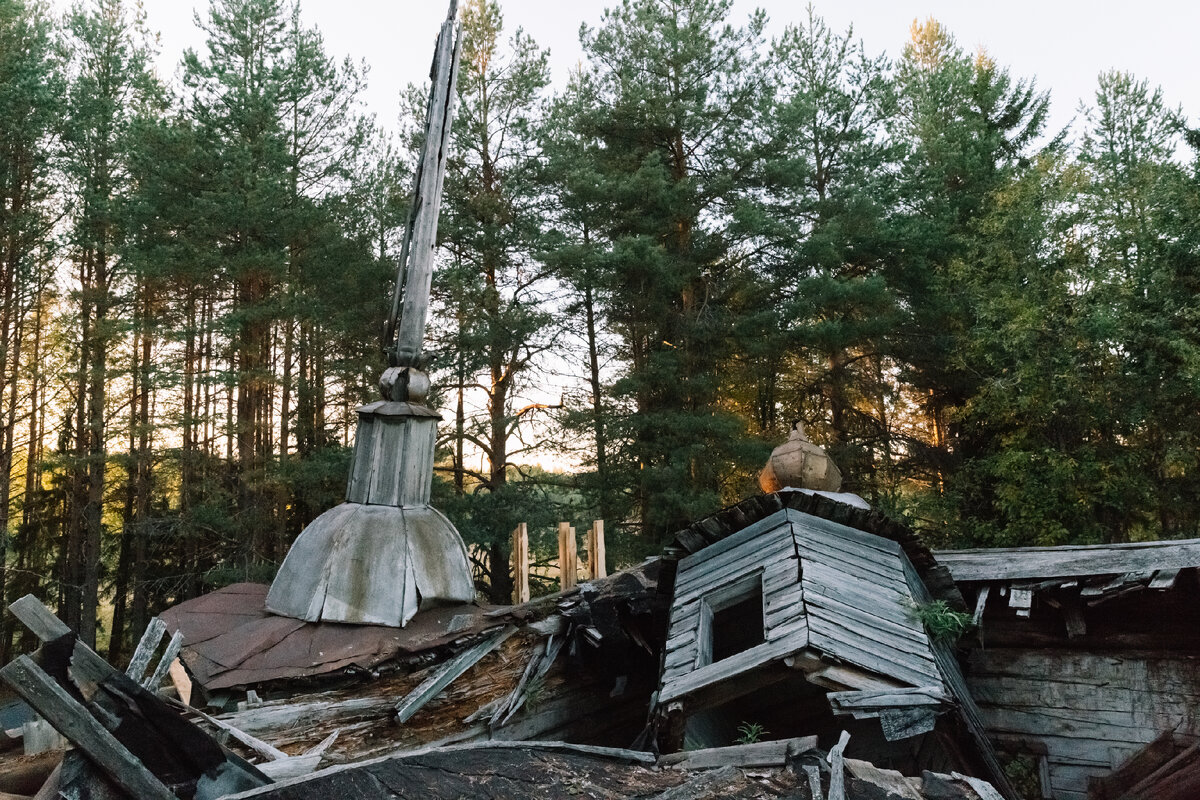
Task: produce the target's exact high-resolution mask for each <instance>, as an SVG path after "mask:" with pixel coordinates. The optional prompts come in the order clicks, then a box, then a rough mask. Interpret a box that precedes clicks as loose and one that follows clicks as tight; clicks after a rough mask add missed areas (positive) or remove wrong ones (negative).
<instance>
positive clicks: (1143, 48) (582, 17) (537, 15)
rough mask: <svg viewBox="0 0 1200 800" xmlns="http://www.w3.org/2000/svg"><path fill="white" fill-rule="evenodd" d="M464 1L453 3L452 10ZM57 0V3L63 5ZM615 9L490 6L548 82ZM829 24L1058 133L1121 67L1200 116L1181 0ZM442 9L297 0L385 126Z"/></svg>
mask: <svg viewBox="0 0 1200 800" xmlns="http://www.w3.org/2000/svg"><path fill="white" fill-rule="evenodd" d="M463 1H464V0H460V2H463ZM62 2H64V4H65V2H66V0H62ZM616 2H618V0H566V1H564V0H558V1H557V2H553V1H552V0H501V8H502V10H503V12H504V17H505V26H506V29H507V30H508V31H512V30H515V29H516V28H517V27H523V28H525V30H526V31H527V32H528V33H529V34H530V35H531V36H532V37H533V38H534V40H535V41H537V42H538V43H539V44H540V45H541V46H542V47H545V48H549V49H550V54H551V69H552V71H553V79H554V81H555V83H556V84H561V82H562V81H563V80H564V79H565V76H566V74H567V72H568V70H569V69H571V68H572V67H573V66H574V65H575V64H576V63H578V61H579V59H580V58H581V51H580V47H579V36H578V34H579V27H580V25H581V24H582V23H587V24H589V25H595V24H597V23H598V22H599V21H600V16H601V12H602V11H603V9H604V8H605V7H606V6H608V5H615V4H616ZM144 3H145V8H146V12H147V15H148V20H149V26H150V28H151V30H153V31H157V32H160V33H161V36H162V39H161V43H162V58H161V62H160V63H161V65H162V71H163V73H164V76H170V75H172V74H173V73H174V71H175V67H176V65H177V64H178V61H179V56H180V54H181V53H182V52H183V50H184V48H186V47H195V48H197V49H202V48H203V36H202V35H201V34H200V33H199V31H198V30H197V29H196V28H195V26H194V25H193V23H192V16H193V10H195V9H198V10H200V11H201V13H203V14H206V13H207V8H208V2H207V0H144ZM813 5H814V7H815V8H816V10H817V12H818V13H819V14H820V15H822V16H824V17H825V19H826V21H827V22H828V23H829V24H830V26H831V27H833V28H835V29H838V30H841V29H844V28H845V27H846V26H848V25H849V24H851V23H853V25H854V29H855V33H856V35H857V36H859V37H860V38H862V39H863V41H864V42H865V44H866V46H867V49H868V50H869V51H870V52H873V53H879V52H886V53H888V54H889V55H890V56H893V57H895V56H897V55H898V54H899V52H900V49H901V47H902V46H903V44H904V42H905V40H906V38H907V36H908V27H909V25H910V24H911V23H912V21H913V19H914V18H918V17H919V18H921V19H924V18H925V17H928V16H931V15H932V16H934V17H935V18H937V19H938V20H939V21H941V22H942V23H943V24H944V25H946V26H947V27H948V28H949V29H950V31H951V32H952V33H953V34H954V36H955V37H956V38H957V39H958V41H959V43H960V44H962V45H963V46H964V47H966V48H967V49H969V50H972V51H973V50H975V49H976V48H978V47H980V46H983V47H985V48H986V49H987V50H988V52H989V53H990V54H991V55H992V57H993V58H994V59H995V60H996V62H997V63H998V64H1000V65H1002V66H1007V67H1008V68H1009V69H1010V71H1011V72H1012V73H1013V75H1014V76H1016V77H1036V78H1037V80H1038V85H1039V87H1041V88H1048V89H1050V90H1051V96H1052V100H1053V109H1052V112H1053V116H1052V125H1053V126H1054V127H1056V128H1058V127H1061V126H1063V125H1066V124H1067V123H1068V122H1069V121H1070V120H1071V118H1072V117H1073V116H1074V114H1075V111H1076V109H1077V108H1078V106H1079V103H1080V101H1081V100H1083V99H1089V100H1090V98H1091V97H1092V95H1093V92H1094V90H1095V83H1096V76H1097V75H1098V74H1099V73H1100V72H1101V71H1102V70H1107V69H1113V68H1116V69H1121V70H1126V71H1129V72H1132V73H1134V74H1135V75H1137V76H1138V77H1139V78H1145V79H1148V80H1149V81H1150V83H1151V84H1152V85H1160V86H1162V88H1163V90H1164V92H1165V96H1166V100H1167V103H1168V105H1170V106H1176V105H1183V107H1184V109H1185V111H1186V112H1187V113H1188V116H1189V118H1190V119H1191V120H1192V122H1193V124H1194V123H1195V121H1196V120H1197V117H1198V116H1200V77H1197V76H1198V74H1200V55H1197V53H1198V52H1200V50H1198V49H1197V48H1196V45H1195V36H1196V32H1197V31H1200V3H1197V2H1187V1H1186V0H1175V1H1174V2H1172V0H1141V1H1140V2H1130V1H1129V0H1121V2H1116V0H1090V2H1085V1H1084V0H1009V1H1008V2H994V1H993V2H983V1H982V0H841V2H834V0H814V3H813ZM447 7H448V3H447V2H443V1H442V0H390V1H389V0H302V7H301V8H302V14H303V16H304V18H305V20H306V21H307V23H308V24H309V25H316V26H317V27H318V28H319V29H320V30H321V31H322V32H323V33H324V35H325V44H326V48H327V50H328V52H329V53H330V54H332V55H334V56H336V57H338V58H340V57H342V56H346V55H349V56H351V57H353V58H355V59H356V60H359V59H365V60H366V62H367V63H368V64H369V65H370V67H371V74H370V78H369V86H368V90H367V96H366V98H365V99H366V102H367V104H368V106H369V107H370V108H371V110H373V111H374V112H375V113H376V115H377V117H378V119H379V121H380V122H381V123H382V124H383V125H385V126H386V127H389V128H391V127H394V123H395V120H396V116H397V114H398V111H399V99H398V97H399V92H400V90H401V88H403V87H404V86H405V85H406V84H408V83H410V82H419V81H421V80H422V79H423V78H424V77H425V75H426V74H427V72H428V69H429V61H430V59H431V57H432V55H433V41H434V38H435V37H436V35H437V29H438V25H439V23H440V21H441V20H442V19H443V18H444V17H445V14H446V9H447ZM756 7H761V8H763V9H764V10H765V11H766V12H767V15H768V17H769V23H768V28H767V32H768V35H777V34H778V33H779V32H780V31H782V30H783V28H784V27H785V26H786V25H787V24H788V23H789V22H792V21H795V20H798V19H800V18H801V17H802V16H803V15H804V9H805V3H804V2H801V1H800V0H758V2H754V0H734V15H733V19H734V20H735V21H739V22H740V21H744V20H745V18H746V16H747V15H748V14H749V13H750V11H751V10H752V9H754V8H756Z"/></svg>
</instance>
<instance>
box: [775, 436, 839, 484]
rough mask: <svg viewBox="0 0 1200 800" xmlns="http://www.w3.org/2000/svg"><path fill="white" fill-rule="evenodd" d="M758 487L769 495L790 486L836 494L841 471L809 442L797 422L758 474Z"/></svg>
mask: <svg viewBox="0 0 1200 800" xmlns="http://www.w3.org/2000/svg"><path fill="white" fill-rule="evenodd" d="M758 485H759V486H761V487H762V490H763V491H764V492H766V493H768V494H769V493H771V492H778V491H779V490H780V489H786V488H789V487H790V488H792V489H812V490H815V491H819V492H836V491H838V490H840V489H841V488H842V471H841V470H840V469H838V467H837V464H835V463H833V459H832V458H830V457H829V454H828V453H826V452H825V450H824V449H823V448H821V447H820V446H818V445H815V444H813V443H812V442H811V441H810V440H809V438H808V436H807V435H806V434H805V433H804V425H803V424H802V423H800V422H796V423H794V424H793V425H792V433H791V435H790V436H789V437H788V440H787V441H786V442H784V443H783V444H781V445H779V447H776V448H775V449H774V450H773V451H772V452H771V457H770V458H768V459H767V465H766V466H765V467H763V471H762V472H761V473H759V475H758Z"/></svg>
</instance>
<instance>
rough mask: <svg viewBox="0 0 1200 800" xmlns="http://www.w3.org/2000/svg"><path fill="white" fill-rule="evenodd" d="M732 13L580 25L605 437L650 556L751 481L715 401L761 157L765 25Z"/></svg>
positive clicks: (612, 13) (689, 10) (725, 7)
mask: <svg viewBox="0 0 1200 800" xmlns="http://www.w3.org/2000/svg"><path fill="white" fill-rule="evenodd" d="M730 10H731V3H730V2H727V1H726V0H702V1H701V2H690V3H678V2H650V1H649V0H637V1H636V2H635V1H634V0H626V2H623V3H622V4H621V5H620V6H618V7H616V8H613V9H610V10H608V11H606V12H605V15H604V17H603V20H602V23H601V26H600V27H599V28H598V29H596V30H586V31H585V32H584V36H583V43H584V49H585V52H586V54H587V57H588V59H589V64H588V67H587V68H588V70H589V74H588V78H587V79H588V81H590V84H591V86H592V87H593V88H592V89H591V98H592V104H593V105H592V108H591V109H589V110H587V112H586V113H585V114H581V115H579V116H578V117H577V119H578V124H579V126H580V127H579V129H578V133H579V134H580V135H581V140H582V142H583V143H584V145H585V150H584V152H585V154H586V156H587V157H588V158H589V159H590V160H591V161H592V164H591V165H590V166H589V167H588V169H589V171H590V172H591V173H593V174H594V175H595V176H597V178H598V181H599V186H598V193H599V194H598V198H597V203H596V210H597V212H598V213H597V215H596V219H595V222H594V224H593V225H592V226H591V227H590V230H591V231H594V233H595V235H596V236H597V238H598V239H602V240H603V242H604V248H605V253H606V258H605V259H604V271H605V276H604V285H605V294H606V295H607V298H606V299H607V302H608V309H607V319H608V321H609V325H610V328H611V329H612V330H613V331H614V332H615V333H616V335H617V336H618V337H619V338H620V340H621V350H622V353H621V356H622V360H623V361H624V365H623V367H622V370H621V375H620V377H619V379H618V380H617V381H616V382H615V384H614V393H615V395H616V396H615V398H614V404H615V405H617V406H620V407H622V408H623V409H624V411H623V413H622V414H621V415H620V416H619V417H617V418H616V419H614V424H613V425H612V426H611V427H610V428H609V433H610V434H611V438H610V441H612V442H613V450H614V452H613V462H614V468H615V469H614V472H616V471H618V470H619V475H620V477H619V478H617V481H618V482H619V483H625V484H626V485H629V486H631V487H633V489H632V493H633V500H634V505H635V507H636V508H637V510H638V514H639V516H640V523H639V527H640V530H641V532H642V533H643V535H644V536H645V537H646V540H647V542H646V543H647V545H648V546H653V543H654V542H658V541H660V540H661V539H662V537H664V536H665V535H667V534H668V533H670V532H672V531H673V530H675V529H676V528H678V527H680V526H682V525H683V524H685V523H686V522H687V521H688V520H689V519H692V518H694V517H695V516H697V515H699V514H701V513H704V512H705V511H708V510H711V509H712V508H714V507H716V506H718V505H719V503H720V501H721V497H722V491H723V490H725V489H727V488H729V487H730V486H731V481H732V480H735V479H736V477H737V476H738V475H739V474H741V475H745V474H746V462H747V460H750V461H757V460H758V458H759V456H760V455H761V452H760V451H759V450H757V449H755V448H751V449H752V450H753V452H752V453H750V454H747V453H746V452H744V450H745V444H744V439H743V437H742V430H743V426H742V424H741V422H740V421H739V420H738V419H737V417H736V416H734V415H733V414H731V413H730V412H729V411H728V410H727V406H726V405H725V402H724V398H723V397H722V378H723V374H724V367H725V364H726V362H727V359H728V356H729V354H730V351H731V348H732V346H733V342H732V341H731V338H732V337H731V335H730V334H731V319H730V307H731V298H732V297H733V296H734V294H735V292H736V291H737V288H738V287H739V285H740V283H741V282H742V281H743V280H744V277H745V265H744V263H742V261H741V260H740V258H739V255H740V254H739V253H738V252H737V250H736V248H737V245H738V240H737V239H736V236H737V231H736V229H735V228H734V227H733V226H731V224H730V217H731V215H732V214H733V213H734V212H735V209H736V208H737V206H738V203H739V202H740V201H741V200H742V199H743V198H744V193H745V192H746V191H747V189H748V187H749V185H750V181H749V175H750V174H751V173H752V171H753V169H754V165H755V164H756V162H757V159H758V158H759V157H760V152H761V148H762V146H763V141H762V137H761V136H759V135H756V132H757V131H762V130H764V128H765V126H764V124H763V118H764V113H765V110H766V107H767V104H766V100H767V97H768V92H767V80H766V75H765V73H764V71H763V69H762V64H761V60H760V54H759V49H760V46H761V42H762V29H763V25H764V21H765V18H764V16H763V15H762V14H761V13H759V14H756V15H754V16H752V17H751V18H750V19H749V20H748V21H747V23H746V25H745V26H744V27H740V28H738V27H734V26H733V25H731V24H730V23H729V22H728V21H727V20H728V17H729V15H730Z"/></svg>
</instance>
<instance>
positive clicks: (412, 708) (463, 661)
mask: <svg viewBox="0 0 1200 800" xmlns="http://www.w3.org/2000/svg"><path fill="white" fill-rule="evenodd" d="M516 632H517V626H516V625H508V626H507V627H505V628H502V629H501V630H498V631H496V632H495V633H493V634H491V635H489V636H487V637H485V638H484V639H483V641H481V642H479V643H478V644H476V645H475V646H473V647H470V648H468V649H466V650H464V651H463V652H462V653H459V654H458V656H456V657H455V658H453V659H451V660H450V661H448V662H447V663H446V664H444V665H442V666H441V667H440V668H438V669H436V670H434V672H433V674H432V675H430V676H429V677H428V678H426V679H425V680H424V681H422V683H421V685H419V686H418V687H417V688H415V689H413V690H412V691H411V692H410V693H409V694H408V696H407V697H405V698H404V699H403V700H401V701H400V702H399V703H397V704H396V712H397V714H398V716H399V721H400V722H401V723H404V722H408V721H409V720H410V719H411V718H412V715H413V714H416V713H417V712H418V711H420V710H421V708H422V707H424V705H425V704H426V703H428V702H429V701H430V700H432V699H433V698H434V697H436V696H437V695H438V693H439V692H441V691H442V690H443V689H445V688H446V687H447V686H449V685H450V683H451V682H452V681H454V679H455V678H457V677H458V676H460V675H462V674H463V673H464V672H466V671H467V670H469V669H470V668H471V667H473V666H475V664H476V663H478V662H479V660H480V659H482V658H483V657H484V656H486V655H487V654H488V653H490V652H492V651H493V650H495V649H496V648H497V647H499V646H500V645H501V643H503V642H504V641H505V640H506V639H508V637H510V636H512V635H513V634H514V633H516Z"/></svg>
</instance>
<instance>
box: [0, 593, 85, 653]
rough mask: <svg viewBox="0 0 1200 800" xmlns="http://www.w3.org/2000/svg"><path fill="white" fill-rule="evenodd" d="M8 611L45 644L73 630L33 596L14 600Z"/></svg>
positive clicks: (28, 595) (29, 595)
mask: <svg viewBox="0 0 1200 800" xmlns="http://www.w3.org/2000/svg"><path fill="white" fill-rule="evenodd" d="M8 610H9V611H11V612H12V613H13V616H15V617H16V618H17V619H19V620H21V622H22V624H24V625H25V627H26V628H29V630H30V631H32V632H33V635H34V636H36V637H38V638H39V639H41V640H42V641H43V642H49V641H51V640H53V639H57V638H58V637H60V636H65V635H67V634H68V633H70V632H71V629H70V628H68V627H67V626H66V624H65V623H64V622H63V621H62V620H60V619H59V618H58V617H56V616H54V614H52V613H50V609H48V608H46V607H45V606H44V605H42V601H40V600H38V599H37V598H36V597H34V596H33V595H31V594H27V595H25V596H24V597H22V598H20V599H19V600H14V601H13V602H12V604H11V605H9V607H8Z"/></svg>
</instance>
